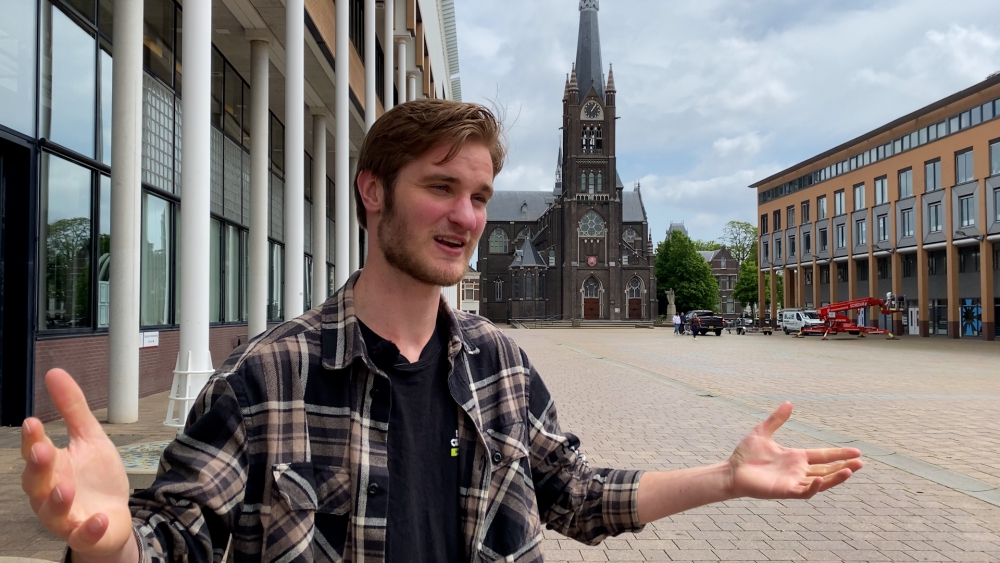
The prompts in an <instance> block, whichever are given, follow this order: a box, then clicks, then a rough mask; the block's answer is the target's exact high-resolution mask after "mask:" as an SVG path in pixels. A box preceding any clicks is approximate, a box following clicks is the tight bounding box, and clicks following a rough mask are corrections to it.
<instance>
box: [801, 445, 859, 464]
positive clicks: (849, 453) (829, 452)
mask: <svg viewBox="0 0 1000 563" xmlns="http://www.w3.org/2000/svg"><path fill="white" fill-rule="evenodd" d="M859 457H861V450H859V449H857V448H823V449H817V450H806V462H807V463H809V464H814V463H830V462H833V461H841V460H845V459H855V458H859Z"/></svg>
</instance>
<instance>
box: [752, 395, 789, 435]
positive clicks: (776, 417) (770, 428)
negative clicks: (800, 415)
mask: <svg viewBox="0 0 1000 563" xmlns="http://www.w3.org/2000/svg"><path fill="white" fill-rule="evenodd" d="M791 416H792V404H791V403H789V402H787V401H785V402H784V403H782V404H781V406H780V407H778V408H776V409H775V410H774V412H772V413H771V415H770V416H768V417H767V420H765V421H764V422H761V423H760V424H758V425H757V428H756V430H757V431H759V432H760V433H762V434H764V435H765V436H767V437H771V435H772V434H774V432H775V431H776V430H777V429H779V428H781V425H782V424H784V423H786V422H788V419H789V417H791Z"/></svg>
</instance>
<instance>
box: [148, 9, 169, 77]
mask: <svg viewBox="0 0 1000 563" xmlns="http://www.w3.org/2000/svg"><path fill="white" fill-rule="evenodd" d="M142 19H143V25H142V64H143V65H145V66H146V67H147V68H149V70H150V71H152V72H153V74H154V75H155V76H156V77H157V78H159V79H160V80H162V81H164V82H166V83H167V85H168V86H173V78H174V3H173V0H145V2H144V3H143V17H142Z"/></svg>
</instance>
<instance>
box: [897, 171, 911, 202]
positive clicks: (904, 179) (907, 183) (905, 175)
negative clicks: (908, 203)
mask: <svg viewBox="0 0 1000 563" xmlns="http://www.w3.org/2000/svg"><path fill="white" fill-rule="evenodd" d="M912 195H913V169H911V168H907V169H906V170H903V171H902V172H900V173H899V198H900V199H903V198H904V197H910V196H912Z"/></svg>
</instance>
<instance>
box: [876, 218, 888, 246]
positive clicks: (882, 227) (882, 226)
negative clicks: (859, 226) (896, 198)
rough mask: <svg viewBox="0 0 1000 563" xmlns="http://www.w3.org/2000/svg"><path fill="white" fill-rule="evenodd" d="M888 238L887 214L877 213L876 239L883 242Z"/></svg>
mask: <svg viewBox="0 0 1000 563" xmlns="http://www.w3.org/2000/svg"><path fill="white" fill-rule="evenodd" d="M887 240H889V216H888V215H879V216H878V241H879V242H885V241H887Z"/></svg>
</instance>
